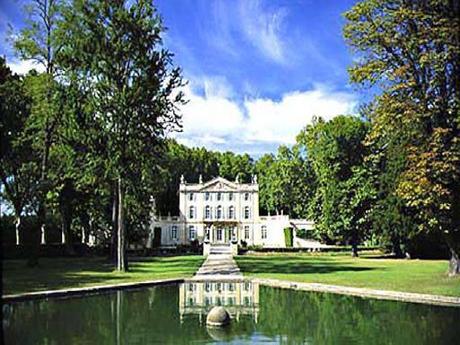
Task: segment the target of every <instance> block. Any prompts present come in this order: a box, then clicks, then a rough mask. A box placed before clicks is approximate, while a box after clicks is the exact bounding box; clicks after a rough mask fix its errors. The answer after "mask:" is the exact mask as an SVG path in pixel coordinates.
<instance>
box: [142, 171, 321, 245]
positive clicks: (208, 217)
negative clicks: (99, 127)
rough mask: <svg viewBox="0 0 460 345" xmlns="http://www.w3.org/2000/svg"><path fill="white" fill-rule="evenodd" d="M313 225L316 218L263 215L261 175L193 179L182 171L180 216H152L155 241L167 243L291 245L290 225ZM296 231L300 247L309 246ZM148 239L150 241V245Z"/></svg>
mask: <svg viewBox="0 0 460 345" xmlns="http://www.w3.org/2000/svg"><path fill="white" fill-rule="evenodd" d="M285 228H293V229H305V230H312V229H313V222H310V221H307V220H304V219H290V218H289V216H288V215H283V214H278V215H272V216H271V215H268V216H260V215H259V185H258V183H257V176H253V178H252V182H251V183H240V182H239V181H238V179H237V180H236V181H234V182H233V181H229V180H227V179H224V178H222V177H217V178H214V179H212V180H210V181H207V182H203V181H202V178H201V176H200V178H199V182H198V183H187V182H186V181H185V179H184V177H183V176H182V177H181V181H180V186H179V216H167V217H165V216H158V215H156V214H154V215H153V216H152V222H151V226H150V231H151V232H150V237H149V242H150V243H149V244H150V245H151V244H152V242H156V244H157V245H160V246H162V247H174V246H176V245H178V244H190V243H191V242H192V241H195V240H198V241H199V243H209V244H211V245H225V244H230V243H234V244H235V243H237V244H239V245H241V244H246V245H257V246H262V247H269V248H280V247H285V246H286V243H285V238H284V229H285ZM295 233H296V232H295V231H293V235H294V240H293V245H294V246H295V247H298V246H302V247H303V246H304V245H303V243H302V241H303V242H306V241H305V240H302V239H298V238H297V237H296V236H295ZM149 244H148V245H149Z"/></svg>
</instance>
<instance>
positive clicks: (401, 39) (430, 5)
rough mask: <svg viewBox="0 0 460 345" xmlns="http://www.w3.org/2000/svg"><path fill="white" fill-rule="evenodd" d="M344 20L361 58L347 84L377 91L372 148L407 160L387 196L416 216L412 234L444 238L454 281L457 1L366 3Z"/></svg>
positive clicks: (459, 259) (458, 215)
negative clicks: (389, 150) (392, 149)
mask: <svg viewBox="0 0 460 345" xmlns="http://www.w3.org/2000/svg"><path fill="white" fill-rule="evenodd" d="M345 18H346V20H347V23H346V25H345V28H344V36H345V38H346V40H347V41H348V43H349V45H350V46H351V47H352V49H353V50H354V51H355V52H356V54H357V55H358V56H359V58H358V59H356V61H357V62H356V63H355V65H354V66H352V67H351V68H350V77H351V80H352V81H353V82H355V83H358V84H361V85H371V86H372V85H375V84H378V87H379V88H380V89H381V91H382V92H381V93H380V95H379V96H378V97H377V98H376V99H375V102H376V106H375V108H376V111H375V112H374V114H373V116H372V117H371V120H372V132H371V141H372V144H373V145H374V146H375V147H374V150H376V151H385V149H386V148H387V147H391V146H392V145H390V143H391V144H393V143H397V144H396V145H397V146H396V147H397V150H396V152H402V153H403V154H404V156H405V164H404V166H403V168H402V169H401V174H400V175H399V176H398V178H397V183H396V186H395V188H394V191H393V192H392V193H393V194H394V195H396V196H398V197H400V198H401V199H402V200H403V201H404V207H405V209H406V210H407V211H408V212H410V213H411V214H413V215H414V218H413V219H414V220H415V225H416V226H415V227H414V228H413V229H411V233H412V235H414V234H416V233H433V234H437V235H438V236H442V237H443V238H444V239H445V240H446V243H447V244H448V245H449V248H450V251H451V260H450V267H449V274H450V275H458V274H460V256H459V253H460V208H459V207H460V206H459V205H460V203H459V200H460V139H459V138H460V128H459V124H460V94H459V90H460V2H459V1H458V0H453V1H448V0H428V1H407V0H392V1H382V0H366V1H362V2H360V3H358V4H356V5H355V6H354V7H353V8H352V9H351V10H350V11H348V12H347V13H345ZM398 140H399V142H398ZM398 154H400V153H398Z"/></svg>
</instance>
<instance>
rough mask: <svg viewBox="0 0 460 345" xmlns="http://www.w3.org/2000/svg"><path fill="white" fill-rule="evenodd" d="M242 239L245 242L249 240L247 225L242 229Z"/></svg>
mask: <svg viewBox="0 0 460 345" xmlns="http://www.w3.org/2000/svg"><path fill="white" fill-rule="evenodd" d="M244 238H245V239H246V240H247V239H249V226H248V225H246V226H245V227H244Z"/></svg>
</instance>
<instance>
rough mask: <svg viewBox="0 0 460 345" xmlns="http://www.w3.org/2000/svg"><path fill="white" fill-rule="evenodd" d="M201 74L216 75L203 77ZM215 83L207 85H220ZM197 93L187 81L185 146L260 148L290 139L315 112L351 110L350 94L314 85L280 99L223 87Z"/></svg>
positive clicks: (324, 114) (325, 115)
mask: <svg viewBox="0 0 460 345" xmlns="http://www.w3.org/2000/svg"><path fill="white" fill-rule="evenodd" d="M203 80H208V81H209V80H214V81H215V80H219V78H205V79H203ZM222 89H224V90H225V89H226V87H223V88H219V87H218V86H217V85H214V86H213V87H212V88H210V89H209V88H208V91H209V90H222ZM206 90H207V89H206V88H205V92H204V93H203V94H202V95H199V94H197V93H196V92H194V91H193V88H191V87H186V89H185V93H186V96H187V98H188V99H189V103H188V104H186V105H185V106H184V107H183V108H182V114H183V132H182V133H179V134H176V137H177V138H178V140H179V141H180V142H182V143H184V144H185V145H188V146H205V147H207V148H209V149H217V150H233V151H237V152H242V151H244V152H248V153H254V152H253V151H254V150H255V148H256V147H257V152H260V149H261V147H267V148H268V147H270V149H267V151H268V150H272V149H273V147H275V146H277V145H280V144H288V145H289V144H293V143H294V142H295V137H296V135H297V134H298V133H299V132H300V130H301V129H302V128H303V127H305V126H306V125H307V124H309V123H311V122H312V119H313V117H314V116H321V117H323V118H324V119H326V120H328V119H331V118H333V117H334V116H337V115H340V114H351V113H353V110H354V107H355V105H356V100H355V98H354V96H352V95H351V94H349V93H346V92H337V91H333V90H330V89H328V88H326V87H324V86H321V85H316V86H315V87H314V88H313V89H312V90H305V91H300V90H299V91H294V92H289V93H286V94H284V95H282V97H281V98H280V99H279V100H272V99H268V98H252V99H246V100H245V101H244V102H242V103H238V102H236V101H234V100H233V99H232V98H231V97H229V96H228V94H227V93H225V92H222V91H216V92H214V91H213V92H208V91H206Z"/></svg>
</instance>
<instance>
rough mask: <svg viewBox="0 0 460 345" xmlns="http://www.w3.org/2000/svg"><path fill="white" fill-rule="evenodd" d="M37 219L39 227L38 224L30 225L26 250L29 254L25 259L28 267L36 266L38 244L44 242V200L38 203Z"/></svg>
mask: <svg viewBox="0 0 460 345" xmlns="http://www.w3.org/2000/svg"><path fill="white" fill-rule="evenodd" d="M37 219H38V224H39V227H38V226H33V227H32V236H30V237H31V238H30V241H31V242H30V243H29V250H28V251H27V252H28V254H29V257H28V259H27V266H29V267H35V266H38V256H39V254H40V245H41V244H45V243H43V242H44V241H43V240H44V231H45V224H46V210H45V204H44V202H41V203H39V206H38V212H37ZM42 233H43V234H42ZM40 237H41V238H40Z"/></svg>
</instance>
